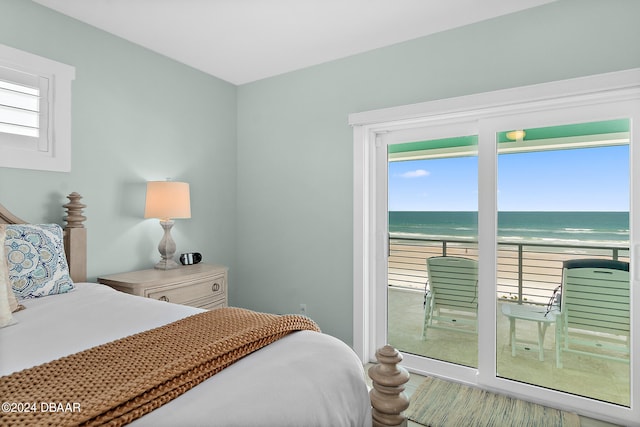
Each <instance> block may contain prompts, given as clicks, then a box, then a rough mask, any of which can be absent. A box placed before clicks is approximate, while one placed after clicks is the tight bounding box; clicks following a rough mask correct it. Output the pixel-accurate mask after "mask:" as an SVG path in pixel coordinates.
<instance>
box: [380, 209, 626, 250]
mask: <svg viewBox="0 0 640 427" xmlns="http://www.w3.org/2000/svg"><path fill="white" fill-rule="evenodd" d="M389 233H390V235H391V237H423V238H429V239H454V240H470V241H473V240H477V235H478V213H477V212H398V211H395V212H389ZM498 240H499V241H500V242H522V243H544V244H553V245H603V246H609V245H613V246H625V245H627V246H628V244H629V213H628V212H498Z"/></svg>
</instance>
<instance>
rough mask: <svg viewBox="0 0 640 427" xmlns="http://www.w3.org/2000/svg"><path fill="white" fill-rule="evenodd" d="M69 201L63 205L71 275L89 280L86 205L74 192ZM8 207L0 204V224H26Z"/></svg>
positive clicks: (78, 280) (65, 246) (66, 251)
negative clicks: (65, 213) (83, 212)
mask: <svg viewBox="0 0 640 427" xmlns="http://www.w3.org/2000/svg"><path fill="white" fill-rule="evenodd" d="M67 198H68V199H69V203H67V204H66V205H63V207H64V208H65V209H66V211H67V215H66V216H65V217H64V218H63V219H64V221H65V222H66V223H67V224H66V225H65V227H64V251H65V254H66V256H67V263H68V264H69V275H70V276H71V280H73V281H74V282H86V281H87V229H86V228H84V224H83V222H84V221H85V220H86V219H87V218H86V217H85V216H83V215H82V210H83V209H84V208H85V207H86V205H83V204H82V203H80V199H81V198H82V196H81V195H80V194H78V193H76V192H73V193H71V194H69V195H68V196H67ZM26 223H27V221H25V220H23V219H20V218H19V217H17V216H15V215H14V214H13V213H11V212H9V210H8V209H7V208H5V207H4V206H2V204H0V224H26Z"/></svg>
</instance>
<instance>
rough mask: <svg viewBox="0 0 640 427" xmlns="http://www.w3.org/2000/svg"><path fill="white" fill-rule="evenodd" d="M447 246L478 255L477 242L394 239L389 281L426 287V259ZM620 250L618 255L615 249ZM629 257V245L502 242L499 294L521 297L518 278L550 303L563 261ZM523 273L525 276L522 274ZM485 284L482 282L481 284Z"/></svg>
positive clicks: (525, 290) (534, 296) (525, 292)
mask: <svg viewBox="0 0 640 427" xmlns="http://www.w3.org/2000/svg"><path fill="white" fill-rule="evenodd" d="M443 246H444V250H445V251H446V254H447V255H449V256H461V257H467V258H472V259H476V260H477V259H478V250H477V245H476V244H474V243H471V242H451V241H448V242H444V243H443V242H430V241H429V242H427V241H412V240H402V239H394V238H392V239H391V240H390V245H389V248H390V251H389V260H388V261H389V262H388V284H389V285H390V286H398V287H405V288H415V289H424V285H425V282H426V280H427V268H426V259H427V258H429V257H432V256H442V255H443ZM615 249H617V251H616V252H617V254H615V255H614V250H615ZM616 255H617V259H619V260H620V261H629V251H628V249H626V248H625V249H620V248H595V247H580V246H571V247H570V246H554V245H549V246H543V245H527V244H521V246H519V245H518V243H499V244H498V283H497V290H496V292H497V298H500V299H515V300H517V299H518V282H519V281H520V280H521V281H522V296H523V300H525V301H527V302H530V303H539V304H546V303H547V302H548V301H549V298H550V297H551V295H552V294H553V290H554V289H555V288H556V287H557V286H559V285H560V283H561V281H562V263H563V261H566V260H569V259H583V258H609V259H610V258H613V257H614V256H616ZM520 276H521V277H520ZM480 286H482V284H480Z"/></svg>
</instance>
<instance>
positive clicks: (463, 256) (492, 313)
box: [373, 102, 640, 419]
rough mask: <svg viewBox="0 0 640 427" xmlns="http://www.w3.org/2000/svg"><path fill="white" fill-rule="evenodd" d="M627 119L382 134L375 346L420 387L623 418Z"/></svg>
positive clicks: (583, 111) (631, 238)
mask: <svg viewBox="0 0 640 427" xmlns="http://www.w3.org/2000/svg"><path fill="white" fill-rule="evenodd" d="M637 120H638V118H637V111H636V110H635V106H634V105H633V104H631V103H625V102H620V103H611V104H598V105H586V106H582V105H578V106H574V107H565V108H554V109H548V110H545V111H537V110H536V111H534V112H525V113H520V114H514V113H508V114H507V113H506V112H503V114H501V115H492V116H489V117H485V116H483V115H482V114H478V117H476V118H473V119H472V120H470V119H469V118H468V117H465V119H464V120H458V121H456V120H452V119H451V118H447V119H446V120H443V123H438V122H434V123H427V124H422V125H420V126H415V125H414V126H408V127H406V128H403V127H399V128H394V129H391V130H389V131H386V132H381V133H379V134H377V135H376V138H377V139H376V148H375V156H374V157H375V159H376V168H375V169H376V173H375V179H374V181H375V185H374V186H375V188H376V189H377V191H376V193H375V197H374V198H373V199H374V200H373V203H374V204H373V205H374V206H376V215H375V228H376V230H377V231H376V242H377V244H376V247H377V248H380V250H379V251H378V252H377V254H378V255H377V258H376V280H375V281H374V283H376V290H375V293H374V295H375V298H374V303H375V308H376V313H377V314H378V316H377V318H378V323H377V325H378V327H377V328H376V332H375V333H376V336H377V337H378V338H377V342H378V343H382V342H383V341H384V342H385V343H389V344H391V345H393V346H394V347H396V348H398V349H399V350H400V351H402V352H403V353H404V354H405V360H406V362H405V363H407V364H408V365H409V366H410V368H412V369H415V370H417V371H419V372H426V373H431V374H433V375H436V376H441V377H447V378H450V379H453V380H456V381H462V382H467V383H475V384H477V385H478V386H480V387H484V388H489V389H494V390H503V391H505V392H508V393H510V394H514V395H516V396H519V397H524V398H528V399H531V400H534V401H538V402H545V403H547V404H548V405H550V406H556V407H562V408H571V409H572V410H584V411H585V412H589V411H593V410H594V409H593V408H597V409H596V411H598V412H599V413H600V412H602V413H603V414H606V415H607V416H611V417H614V418H615V417H618V418H619V419H624V418H625V417H627V418H628V417H629V415H628V414H629V413H630V412H629V410H634V411H635V410H636V409H633V404H632V403H633V390H634V389H637V387H638V386H637V385H636V384H635V383H634V381H633V379H632V375H631V372H632V365H633V363H632V361H633V354H634V348H633V338H632V337H633V336H636V335H637V334H636V332H635V331H634V322H633V320H632V319H633V318H634V315H635V314H634V310H633V308H632V307H633V306H634V304H635V303H634V298H636V299H637V298H638V291H637V290H634V283H633V280H632V278H633V277H634V276H633V272H634V259H635V258H634V256H633V254H632V252H633V250H632V249H633V248H634V242H637V241H638V240H639V239H638V237H639V235H638V231H637V230H638V226H639V225H640V224H634V221H635V222H636V223H637V222H638V220H634V214H633V211H634V210H637V206H638V205H637V203H639V202H638V200H640V197H638V194H637V193H638V192H640V190H639V189H638V188H637V187H634V186H633V185H632V182H633V179H632V177H633V176H634V170H635V169H637V168H638V167H640V154H638V150H637V149H636V151H634V130H633V129H634V126H633V125H634V123H636V121H637ZM636 132H637V131H636ZM636 144H637V142H636ZM634 200H635V201H636V202H635V203H636V204H635V205H634ZM634 206H636V209H634ZM636 216H637V215H636ZM634 230H635V231H634ZM634 233H635V234H634ZM585 260H587V261H589V262H591V261H594V260H595V261H597V262H595V261H594V262H595V263H594V264H589V265H586V264H584V263H583V261H585ZM576 261H577V263H576ZM600 261H605V262H604V263H600ZM585 262H586V261H585ZM576 266H580V267H587V269H583V270H580V271H578V269H575V267H576ZM581 274H584V275H588V276H589V277H586V276H585V277H581V276H580V275H581ZM574 276H575V277H578V276H579V277H580V278H579V279H576V278H575V277H574ZM603 277H605V279H603ZM608 277H612V278H613V277H615V278H614V279H608ZM576 281H577V282H578V283H577V285H576V284H575V283H574V282H576ZM586 295H588V296H586ZM594 295H595V296H594ZM576 311H581V313H580V314H578V315H577V316H576V314H575V312H576ZM576 317H580V318H581V319H580V320H579V321H577V322H576V321H575V320H574V319H575V318H576ZM611 323H615V327H611V325H610V324H611ZM636 323H637V322H636ZM617 408H620V410H619V411H618V409H617Z"/></svg>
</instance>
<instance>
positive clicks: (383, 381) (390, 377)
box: [369, 345, 409, 427]
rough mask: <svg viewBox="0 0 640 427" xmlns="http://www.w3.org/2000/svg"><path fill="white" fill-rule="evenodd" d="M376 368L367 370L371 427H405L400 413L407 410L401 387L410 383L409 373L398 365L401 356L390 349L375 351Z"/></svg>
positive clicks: (407, 401) (404, 421)
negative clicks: (371, 413) (370, 388)
mask: <svg viewBox="0 0 640 427" xmlns="http://www.w3.org/2000/svg"><path fill="white" fill-rule="evenodd" d="M376 359H378V364H377V365H374V366H372V367H371V368H369V377H370V378H371V379H372V380H373V389H372V390H371V391H370V392H369V396H370V398H371V406H373V427H385V426H406V425H407V419H406V418H405V416H404V414H403V413H402V411H404V410H405V409H407V408H408V407H409V399H408V398H407V395H406V393H405V392H404V384H405V383H406V382H407V381H409V372H407V370H406V369H405V368H403V367H401V366H398V363H400V362H401V361H402V354H400V352H399V351H398V350H396V349H395V348H393V347H391V346H390V345H385V346H384V347H382V348H380V349H379V350H378V351H376Z"/></svg>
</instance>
